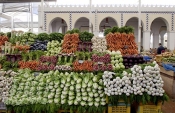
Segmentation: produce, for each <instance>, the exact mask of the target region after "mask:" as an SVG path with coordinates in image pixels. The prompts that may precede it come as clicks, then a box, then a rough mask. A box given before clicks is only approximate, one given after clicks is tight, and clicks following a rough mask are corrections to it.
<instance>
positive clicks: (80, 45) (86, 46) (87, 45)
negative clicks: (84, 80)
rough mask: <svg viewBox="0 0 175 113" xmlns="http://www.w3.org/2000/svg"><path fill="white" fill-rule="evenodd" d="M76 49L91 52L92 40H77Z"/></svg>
mask: <svg viewBox="0 0 175 113" xmlns="http://www.w3.org/2000/svg"><path fill="white" fill-rule="evenodd" d="M78 51H83V52H92V42H79V43H78Z"/></svg>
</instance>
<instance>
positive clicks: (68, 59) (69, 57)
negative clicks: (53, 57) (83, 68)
mask: <svg viewBox="0 0 175 113" xmlns="http://www.w3.org/2000/svg"><path fill="white" fill-rule="evenodd" d="M74 60H75V55H74V54H73V53H70V54H65V53H64V54H58V62H57V65H66V66H70V65H72V63H73V61H74Z"/></svg>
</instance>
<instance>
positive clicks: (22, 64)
mask: <svg viewBox="0 0 175 113" xmlns="http://www.w3.org/2000/svg"><path fill="white" fill-rule="evenodd" d="M43 54H44V52H43V51H40V50H38V51H32V52H29V53H25V52H23V53H22V60H21V61H19V62H18V65H19V68H20V69H26V68H29V69H31V70H37V68H38V66H39V64H40V61H39V60H40V57H41V56H42V55H43Z"/></svg>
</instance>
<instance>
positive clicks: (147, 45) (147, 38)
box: [143, 31, 151, 50]
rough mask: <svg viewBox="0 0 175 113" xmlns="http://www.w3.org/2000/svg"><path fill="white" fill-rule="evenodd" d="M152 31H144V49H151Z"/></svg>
mask: <svg viewBox="0 0 175 113" xmlns="http://www.w3.org/2000/svg"><path fill="white" fill-rule="evenodd" d="M150 39H151V37H150V31H144V32H143V49H144V50H149V49H150Z"/></svg>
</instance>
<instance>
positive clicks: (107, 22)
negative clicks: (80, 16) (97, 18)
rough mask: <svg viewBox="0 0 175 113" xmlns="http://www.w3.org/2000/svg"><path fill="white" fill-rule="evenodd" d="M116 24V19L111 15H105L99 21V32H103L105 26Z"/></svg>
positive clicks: (110, 26) (109, 26)
mask: <svg viewBox="0 0 175 113" xmlns="http://www.w3.org/2000/svg"><path fill="white" fill-rule="evenodd" d="M114 26H118V24H117V22H116V20H115V19H114V18H112V17H106V18H104V19H103V20H102V21H101V22H100V26H99V32H104V30H105V29H107V28H112V27H114Z"/></svg>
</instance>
